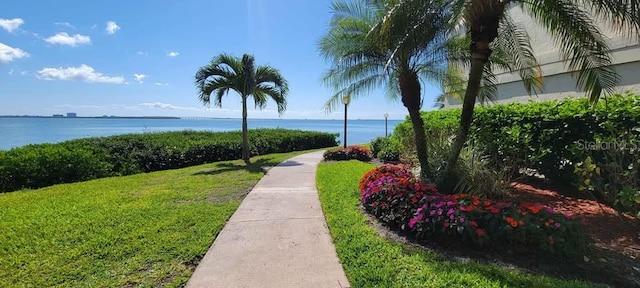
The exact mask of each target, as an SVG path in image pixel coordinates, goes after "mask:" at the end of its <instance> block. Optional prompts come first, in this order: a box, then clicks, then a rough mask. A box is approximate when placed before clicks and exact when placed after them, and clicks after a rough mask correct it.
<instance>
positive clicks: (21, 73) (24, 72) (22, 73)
mask: <svg viewBox="0 0 640 288" xmlns="http://www.w3.org/2000/svg"><path fill="white" fill-rule="evenodd" d="M27 74H28V72H27V71H22V72H20V75H22V76H24V75H27Z"/></svg>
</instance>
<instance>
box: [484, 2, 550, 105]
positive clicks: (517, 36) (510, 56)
mask: <svg viewBox="0 0 640 288" xmlns="http://www.w3.org/2000/svg"><path fill="white" fill-rule="evenodd" d="M498 33H499V35H500V36H499V37H497V38H496V40H495V41H494V42H493V43H492V46H491V47H492V50H493V55H492V56H493V58H492V59H493V60H494V61H492V63H494V64H501V62H499V61H500V60H504V61H505V62H506V63H504V64H506V65H504V66H506V67H505V68H507V69H508V70H507V71H509V72H516V73H518V74H519V75H520V78H521V79H522V82H523V84H524V88H525V90H526V91H527V93H529V95H531V94H532V93H535V94H537V93H538V92H539V91H541V90H542V89H543V87H544V81H543V78H542V69H541V68H540V65H538V61H537V60H536V57H535V53H534V51H533V48H532V47H531V40H530V38H529V34H528V33H527V31H526V29H525V28H524V27H523V26H522V25H519V24H516V23H515V22H514V21H513V19H512V18H511V16H509V15H508V14H506V15H504V16H503V18H502V21H501V22H500V26H499V28H498Z"/></svg>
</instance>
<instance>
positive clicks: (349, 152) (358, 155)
mask: <svg viewBox="0 0 640 288" xmlns="http://www.w3.org/2000/svg"><path fill="white" fill-rule="evenodd" d="M323 156H324V160H333V161H342V160H360V161H369V160H371V157H372V156H371V150H369V148H367V147H365V146H362V145H353V146H347V147H346V148H343V147H335V148H331V149H329V150H327V151H325V152H324V155H323Z"/></svg>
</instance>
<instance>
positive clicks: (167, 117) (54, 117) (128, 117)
mask: <svg viewBox="0 0 640 288" xmlns="http://www.w3.org/2000/svg"><path fill="white" fill-rule="evenodd" d="M1 118H41V119H152V120H240V118H216V117H177V116H76V117H66V116H38V115H0V119H1ZM249 120H250V121H255V120H294V121H301V120H311V121H344V120H343V119H306V118H305V119H296V118H287V119H282V118H250V119H249ZM380 120H382V121H384V119H349V121H380ZM388 120H389V121H404V120H405V119H388Z"/></svg>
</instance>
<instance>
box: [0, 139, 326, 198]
mask: <svg viewBox="0 0 640 288" xmlns="http://www.w3.org/2000/svg"><path fill="white" fill-rule="evenodd" d="M336 137H337V134H330V133H323V132H312V131H298V130H285V129H256V130H251V131H250V132H249V143H250V149H251V154H252V156H255V155H264V154H270V153H283V152H291V151H300V150H308V149H316V148H325V147H332V146H336V145H337V142H336ZM241 143H242V134H241V132H240V131H232V132H197V131H181V132H163V133H146V134H129V135H119V136H111V137H100V138H85V139H78V140H71V141H66V142H62V143H58V144H35V145H27V146H24V147H19V148H14V149H11V150H9V151H0V192H7V191H14V190H18V189H24V188H39V187H44V186H49V185H53V184H58V183H70V182H77V181H84V180H89V179H95V178H100V177H109V176H120V175H130V174H136V173H142V172H151V171H158V170H166V169H175V168H182V167H187V166H192V165H198V164H203V163H210V162H216V161H223V160H233V159H240V158H241V155H242V154H241V152H242V148H241Z"/></svg>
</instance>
